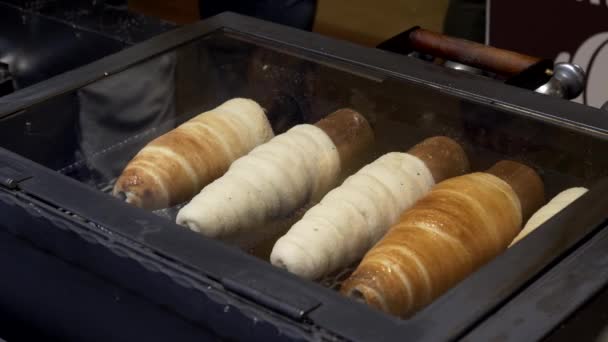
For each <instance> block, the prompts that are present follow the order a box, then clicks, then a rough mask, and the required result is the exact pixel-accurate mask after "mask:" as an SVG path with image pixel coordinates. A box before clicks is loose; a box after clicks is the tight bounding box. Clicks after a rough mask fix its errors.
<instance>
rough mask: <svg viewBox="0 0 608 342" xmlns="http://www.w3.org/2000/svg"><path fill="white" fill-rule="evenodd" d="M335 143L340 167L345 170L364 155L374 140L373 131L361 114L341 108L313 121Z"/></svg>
mask: <svg viewBox="0 0 608 342" xmlns="http://www.w3.org/2000/svg"><path fill="white" fill-rule="evenodd" d="M315 126H317V127H319V128H320V129H322V130H323V131H324V132H325V134H327V135H328V136H329V138H330V139H331V141H332V142H333V143H334V145H336V148H337V149H338V154H339V155H340V163H341V168H342V169H343V170H347V169H349V168H350V167H352V166H353V165H354V164H357V162H358V161H359V160H360V159H361V157H363V156H364V155H365V152H366V151H367V150H369V149H370V148H371V146H372V144H373V142H374V131H373V130H372V128H371V126H370V124H369V122H368V121H367V119H366V118H365V117H363V115H361V114H359V113H358V112H356V111H354V110H352V109H350V108H343V109H338V110H337V111H335V112H333V113H331V114H329V115H328V116H326V117H325V118H323V119H321V120H319V121H318V122H317V123H315Z"/></svg>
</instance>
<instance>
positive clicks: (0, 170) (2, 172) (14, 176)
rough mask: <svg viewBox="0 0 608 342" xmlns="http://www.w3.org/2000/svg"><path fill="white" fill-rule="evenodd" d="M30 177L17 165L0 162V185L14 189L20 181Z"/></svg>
mask: <svg viewBox="0 0 608 342" xmlns="http://www.w3.org/2000/svg"><path fill="white" fill-rule="evenodd" d="M31 177H32V176H30V175H29V174H27V173H26V172H25V171H24V170H22V169H21V168H19V167H16V166H13V165H6V164H4V163H0V187H4V188H7V189H10V190H14V189H16V188H17V187H19V183H20V182H22V181H24V180H26V179H29V178H31Z"/></svg>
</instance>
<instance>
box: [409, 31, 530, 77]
mask: <svg viewBox="0 0 608 342" xmlns="http://www.w3.org/2000/svg"><path fill="white" fill-rule="evenodd" d="M409 39H410V44H411V47H412V48H413V49H414V50H417V51H419V52H422V53H426V54H430V55H433V56H435V57H440V58H444V59H447V60H451V61H454V62H458V63H462V64H466V65H469V66H472V67H476V68H480V69H483V70H487V71H492V72H494V73H497V74H500V75H503V76H513V75H516V74H519V73H520V72H522V71H524V70H526V69H527V68H529V67H530V66H532V65H534V64H535V63H538V62H539V61H540V60H541V59H540V58H537V57H532V56H528V55H524V54H520V53H517V52H513V51H508V50H503V49H498V48H495V47H491V46H487V45H483V44H479V43H476V42H472V41H469V40H464V39H458V38H453V37H449V36H446V35H443V34H440V33H436V32H432V31H428V30H425V29H417V30H414V31H412V32H411V33H410V35H409Z"/></svg>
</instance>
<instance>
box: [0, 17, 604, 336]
mask: <svg viewBox="0 0 608 342" xmlns="http://www.w3.org/2000/svg"><path fill="white" fill-rule="evenodd" d="M236 96H243V97H250V98H253V99H255V100H257V101H258V102H259V103H260V104H261V105H262V106H263V107H264V108H266V109H267V114H268V117H269V119H270V121H271V123H272V125H273V128H274V130H275V132H282V131H285V130H286V129H287V128H289V127H290V126H292V125H294V124H297V123H302V122H316V121H317V120H318V119H320V118H322V117H323V116H325V115H327V114H328V113H330V112H332V111H333V110H336V109H338V108H341V107H351V108H354V109H356V110H357V111H359V112H361V113H362V114H363V115H364V116H366V117H367V118H368V120H369V121H370V122H371V123H372V126H373V127H374V130H375V132H376V136H377V144H376V145H377V146H376V150H377V151H376V152H377V153H378V154H379V153H382V152H387V151H402V150H406V149H407V148H409V147H410V146H412V145H414V144H415V143H417V142H418V141H420V140H421V139H423V138H425V137H428V136H432V135H438V134H442V135H448V136H451V137H453V138H455V139H457V140H458V141H459V142H461V143H462V144H463V146H464V148H465V150H466V151H467V152H468V155H469V156H470V159H471V163H472V169H473V170H484V169H486V168H487V167H489V166H490V165H492V164H493V163H494V162H496V161H498V160H501V159H512V160H518V161H522V162H524V163H526V164H528V165H530V166H533V167H534V168H535V169H537V170H538V171H539V173H540V175H541V177H542V179H543V181H544V183H545V187H546V192H547V198H550V197H552V196H554V195H555V194H557V193H558V192H560V191H561V190H563V189H565V188H568V187H572V186H586V187H588V188H589V189H590V191H589V192H588V193H587V194H585V195H584V196H583V197H581V198H580V199H578V200H577V201H575V202H574V203H573V204H572V205H571V206H569V207H568V208H566V209H565V210H563V211H562V212H560V213H559V214H558V215H556V216H555V217H554V218H552V219H551V220H549V221H548V222H546V223H545V224H543V225H542V226H541V227H540V228H539V229H537V230H535V231H534V232H533V233H532V234H530V235H529V236H528V237H527V238H525V239H524V240H522V241H521V242H520V243H518V244H516V245H515V246H514V247H512V248H509V249H508V250H507V251H506V252H504V253H503V254H501V255H500V256H498V257H497V258H495V259H494V260H492V261H491V262H489V263H487V264H486V265H485V266H483V267H482V268H481V269H479V270H478V271H477V272H475V273H474V274H472V275H471V276H469V277H468V278H466V279H465V280H463V281H462V282H460V283H459V284H458V285H457V286H455V287H453V288H452V289H451V290H449V291H448V292H447V293H446V294H444V295H443V296H442V297H440V298H439V299H438V300H436V301H435V302H434V303H432V304H431V305H430V306H428V307H426V308H425V309H423V310H421V311H420V312H418V313H417V314H416V315H415V316H413V317H412V318H410V319H407V320H401V319H398V318H396V317H392V316H389V315H386V314H384V313H381V312H379V311H376V310H373V309H371V308H369V307H367V306H365V305H363V304H360V303H357V302H354V301H351V300H349V299H348V298H345V297H342V296H341V295H340V294H339V293H338V292H337V291H335V290H334V289H332V288H330V287H331V286H329V287H328V286H326V285H327V284H321V283H315V282H312V281H307V280H302V279H299V278H297V277H296V276H294V275H291V274H289V273H287V272H285V271H283V270H280V269H278V268H275V267H273V266H272V265H270V264H269V263H268V262H267V261H265V260H262V259H260V258H256V257H254V256H252V255H250V254H248V253H247V252H246V251H241V250H239V249H237V248H235V247H232V246H229V245H226V244H223V243H221V242H218V241H214V240H210V239H207V238H204V237H202V236H200V235H198V234H196V233H194V232H192V231H189V230H187V229H184V228H183V227H180V226H178V225H176V224H175V223H174V222H172V221H171V220H169V219H167V218H166V217H163V216H162V215H157V214H155V213H151V212H147V211H144V210H142V209H138V208H135V207H131V206H129V205H127V204H125V203H123V202H121V201H119V200H117V199H115V198H113V197H112V196H110V195H109V194H108V191H109V190H110V189H111V188H112V184H113V181H114V180H115V178H116V177H117V176H118V175H119V174H120V172H121V170H122V168H123V167H124V166H125V165H126V163H127V162H128V161H129V160H130V158H132V156H133V155H134V154H135V153H136V152H137V151H138V150H139V149H140V148H141V147H143V146H144V145H145V144H146V143H147V142H149V141H150V140H151V139H153V138H155V137H157V136H159V135H160V134H162V133H164V132H166V131H168V130H169V129H171V128H173V127H175V126H176V125H177V124H179V123H181V122H183V121H185V120H187V119H189V118H190V117H192V116H193V115H195V114H198V113H200V112H202V111H204V110H208V109H210V108H212V107H214V106H217V105H218V104H220V103H221V102H223V101H225V100H227V99H229V98H232V97H236ZM66 98H72V99H74V101H69V103H74V107H73V108H65V107H63V106H61V105H57V104H58V103H65V101H64V100H65V99H66ZM5 99H6V100H4V99H3V102H2V103H0V146H2V147H3V148H2V149H0V215H2V219H1V223H0V228H2V229H0V234H1V235H2V238H1V239H0V243H2V245H3V246H2V247H1V248H0V250H1V251H2V257H1V258H0V264H1V265H2V269H3V270H4V275H3V277H2V281H1V282H0V307H1V308H3V311H2V315H4V316H5V317H6V318H7V320H5V322H8V321H10V322H13V323H14V324H15V325H14V326H19V324H20V323H23V322H26V321H27V322H28V324H30V325H32V326H35V327H36V330H35V332H33V330H32V332H30V333H31V334H39V336H45V337H47V338H57V339H61V340H84V339H86V340H104V341H106V340H132V339H133V338H137V339H144V338H145V339H146V340H150V341H151V340H167V339H169V338H171V339H174V340H180V341H182V340H183V341H187V340H200V339H201V338H223V339H231V340H288V339H289V340H291V339H300V340H342V339H344V340H354V341H380V340H382V341H392V340H394V341H402V340H404V339H411V340H417V341H424V340H428V341H437V340H446V339H457V338H461V337H469V338H470V339H482V340H487V339H486V338H489V337H495V338H497V339H498V338H507V337H509V336H513V337H512V338H516V336H519V335H517V334H518V330H517V326H518V325H521V324H526V323H527V322H528V321H527V320H528V318H530V319H536V318H537V317H538V318H539V319H545V318H546V317H541V316H542V313H543V312H544V311H542V308H541V309H539V308H538V307H536V308H535V307H530V306H531V305H532V304H531V301H532V300H534V299H535V298H540V297H535V295H536V294H537V293H538V291H539V287H540V292H542V293H541V295H547V293H545V292H544V291H543V287H542V286H543V285H542V284H546V283H547V282H551V280H552V279H554V277H556V276H557V277H559V275H560V274H562V275H563V273H559V272H560V271H559V270H561V269H564V268H568V267H571V265H573V263H576V262H578V261H577V260H580V259H581V258H583V257H585V255H586V254H585V253H587V252H588V251H589V248H591V247H593V246H596V245H597V244H598V243H601V242H602V241H603V235H605V230H602V228H603V227H604V226H605V221H606V219H607V218H608V205H606V202H605V199H604V194H605V193H606V191H608V182H607V181H606V175H608V158H606V157H605V154H604V153H603V152H604V151H606V148H608V141H607V139H606V138H607V137H608V122H607V121H606V120H605V118H604V116H603V115H604V114H603V112H602V111H599V110H597V109H593V108H590V107H585V106H582V105H579V104H576V103H572V102H568V101H564V100H561V99H558V98H553V97H549V96H545V95H541V94H536V93H532V92H530V91H528V90H525V89H520V88H515V87H512V86H508V85H504V84H500V83H498V82H496V81H493V80H491V79H487V78H483V77H480V76H477V75H473V74H468V73H463V72H460V71H457V70H450V69H446V68H442V67H440V66H437V65H433V64H430V63H425V62H423V61H420V60H416V59H413V58H409V57H405V56H400V55H397V54H393V53H390V52H386V51H381V50H375V49H369V48H364V47H360V46H355V45H353V44H349V43H346V42H340V41H336V40H333V39H330V38H326V37H322V36H319V35H316V34H313V33H308V32H303V31H298V30H295V29H290V28H287V27H282V26H279V25H275V24H270V23H266V22H262V21H259V20H256V19H252V18H248V17H243V16H239V15H235V14H231V13H225V14H221V15H219V16H216V17H214V18H212V19H209V20H207V21H204V22H199V23H196V24H193V25H190V26H186V27H182V28H179V29H176V30H174V31H171V32H169V33H165V34H163V35H161V36H158V37H155V38H153V39H151V40H148V41H146V42H144V43H141V44H138V45H136V46H134V47H132V48H128V49H126V50H124V51H121V52H119V53H117V54H114V55H111V56H109V57H106V58H104V59H102V60H99V61H97V62H95V63H93V64H90V65H87V66H85V67H82V68H80V69H77V70H74V71H71V72H68V73H65V74H61V75H59V76H56V77H54V78H52V79H50V80H48V81H45V82H41V83H39V84H36V85H33V86H31V87H28V88H27V89H24V90H22V91H19V92H15V93H13V94H11V95H8V96H7V97H6V98H5ZM602 256H603V257H604V258H605V255H602ZM598 260H599V258H598ZM598 262H599V261H598ZM556 272H557V275H555V273H556ZM588 277H589V278H586V279H589V280H588V281H587V282H581V283H575V284H571V286H572V287H571V288H577V287H580V286H587V285H585V284H588V286H590V287H591V286H593V287H594V288H599V287H600V286H603V284H604V283H605V279H604V278H602V277H599V276H598V277H597V278H596V277H594V276H593V275H592V274H591V275H588ZM596 283H597V284H596ZM558 290H563V288H560V287H557V288H556V291H558ZM592 292H593V291H588V292H584V293H589V296H590V295H591V294H592ZM574 294H575V293H571V295H573V296H574ZM576 294H580V296H579V297H577V298H574V297H573V300H572V301H571V302H568V307H565V306H564V307H563V311H559V310H561V309H560V308H558V309H555V310H557V311H558V312H562V313H563V314H564V315H567V314H568V313H570V312H573V311H574V310H576V309H578V308H579V307H580V306H581V305H582V304H583V302H584V301H585V300H586V299H587V298H588V296H583V295H582V294H583V292H576ZM564 295H568V293H565V294H564ZM551 300H552V299H551V298H548V299H547V301H551ZM553 300H557V301H562V297H559V298H558V299H555V298H553ZM522 305H523V306H522ZM564 305H565V304H564ZM519 310H523V311H519ZM535 310H536V311H535ZM539 310H540V311H539ZM528 313H530V314H531V315H530V316H528V315H527V314H528ZM533 313H536V314H537V315H536V316H532V314H533ZM564 318H565V317H564ZM507 319H510V321H509V320H507ZM509 322H511V328H512V329H506V327H507V325H506V324H508V323H509ZM522 322H524V323H522ZM545 322H547V324H545V325H543V326H542V329H540V328H538V327H537V328H538V329H540V331H538V332H537V334H536V335H535V336H537V337H543V336H546V335H549V334H550V333H551V331H553V329H554V328H555V327H556V326H557V325H558V324H559V322H560V321H559V320H556V319H555V317H553V316H552V317H551V320H549V319H547V320H546V321H545ZM556 322H557V323H556ZM494 325H498V326H499V327H500V328H501V329H502V330H500V331H501V333H502V334H500V335H496V336H494V335H492V336H490V335H489V334H494V333H495V332H496V331H497V330H495V329H494V328H493V327H494Z"/></svg>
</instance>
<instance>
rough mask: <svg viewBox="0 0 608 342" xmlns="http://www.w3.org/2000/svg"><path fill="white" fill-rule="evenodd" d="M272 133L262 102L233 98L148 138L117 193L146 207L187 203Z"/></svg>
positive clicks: (130, 163) (118, 184) (123, 175)
mask: <svg viewBox="0 0 608 342" xmlns="http://www.w3.org/2000/svg"><path fill="white" fill-rule="evenodd" d="M248 114H249V115H248ZM270 137H272V130H271V128H270V125H269V123H268V121H267V119H266V117H265V114H264V112H263V110H262V108H261V107H259V105H257V104H256V103H255V102H253V101H251V100H247V99H233V100H230V101H228V102H226V103H224V104H223V105H221V106H219V107H217V108H215V109H213V110H211V111H209V112H206V113H203V114H201V115H198V116H196V117H194V118H192V119H190V120H188V121H187V122H185V123H184V124H182V125H181V126H179V127H177V128H175V129H174V130H172V131H170V132H168V133H166V134H164V135H161V136H160V137H158V138H156V139H154V140H152V141H151V142H150V143H148V144H147V145H146V146H145V147H144V148H143V149H142V150H140V151H139V153H137V155H136V156H135V157H134V158H133V159H132V160H131V161H130V162H129V164H128V165H127V166H126V167H125V169H124V171H123V172H122V174H121V175H120V177H119V178H118V180H117V181H116V184H115V186H114V191H113V194H114V195H115V196H116V197H119V198H121V199H122V200H125V201H126V202H128V203H131V204H133V205H135V206H138V207H141V208H144V209H159V208H165V207H169V206H173V205H176V204H179V203H182V202H184V201H187V200H189V199H190V198H192V197H193V196H194V195H195V194H197V193H198V192H199V191H200V190H201V189H202V188H203V187H204V186H205V185H207V184H208V183H210V182H211V181H213V180H214V179H216V178H218V177H219V176H221V175H222V174H223V173H224V172H226V170H227V169H228V167H229V166H230V163H231V162H232V161H233V160H234V159H236V158H238V157H240V156H242V155H244V154H246V153H247V152H248V151H249V150H251V149H252V148H253V147H255V146H256V145H257V144H259V143H262V142H264V141H266V140H268V139H269V138H270Z"/></svg>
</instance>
